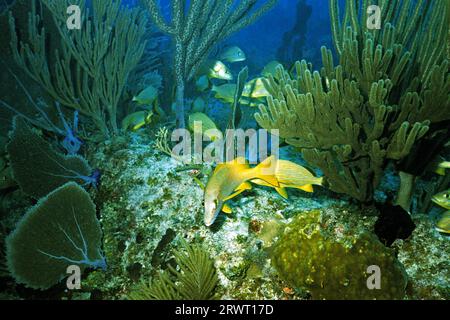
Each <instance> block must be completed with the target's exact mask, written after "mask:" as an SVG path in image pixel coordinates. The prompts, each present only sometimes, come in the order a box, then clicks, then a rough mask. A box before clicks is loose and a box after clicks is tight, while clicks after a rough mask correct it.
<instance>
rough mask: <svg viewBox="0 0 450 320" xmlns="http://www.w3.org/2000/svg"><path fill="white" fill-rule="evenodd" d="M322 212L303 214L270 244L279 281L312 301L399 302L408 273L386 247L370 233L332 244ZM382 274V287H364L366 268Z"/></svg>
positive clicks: (342, 238)
mask: <svg viewBox="0 0 450 320" xmlns="http://www.w3.org/2000/svg"><path fill="white" fill-rule="evenodd" d="M324 220H325V219H323V218H321V213H320V211H310V212H304V213H302V214H301V215H298V216H296V217H295V218H294V220H293V221H292V222H291V223H289V224H288V225H287V227H286V230H285V232H284V233H283V235H281V236H280V238H279V240H278V241H277V242H276V243H275V244H274V247H273V252H272V253H271V257H272V263H273V264H274V266H275V268H276V269H277V270H278V272H279V273H280V276H281V277H282V278H283V279H284V280H286V281H287V282H288V283H290V284H292V285H293V286H294V287H296V288H306V289H307V290H308V291H309V292H310V293H311V295H312V298H313V299H402V298H403V297H404V295H405V288H406V283H407V277H406V273H405V271H404V269H403V267H402V265H401V264H400V263H399V262H398V260H397V259H396V258H395V255H394V252H393V251H392V250H390V249H388V248H386V247H385V246H384V245H383V244H382V243H381V242H379V241H378V240H377V239H376V237H374V236H373V235H371V234H370V233H368V232H364V233H361V234H359V235H350V236H346V235H345V234H343V235H342V237H341V238H339V239H336V238H335V236H334V232H335V230H334V229H330V228H329V226H328V225H327V224H326V220H325V221H324ZM373 265H374V266H377V267H379V268H380V270H381V275H380V276H381V277H380V279H381V280H380V287H379V288H376V289H370V288H369V287H368V284H367V283H368V278H369V276H370V273H368V272H367V270H368V268H369V267H370V266H373Z"/></svg>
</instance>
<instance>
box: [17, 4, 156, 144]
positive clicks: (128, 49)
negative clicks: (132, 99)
mask: <svg viewBox="0 0 450 320" xmlns="http://www.w3.org/2000/svg"><path fill="white" fill-rule="evenodd" d="M32 3H33V5H32V11H31V13H30V16H29V25H28V34H27V37H23V35H22V37H20V38H19V34H18V32H17V31H16V28H15V18H14V17H13V16H12V15H11V14H10V17H9V24H10V29H11V48H12V51H13V54H14V58H15V61H16V62H17V63H18V65H19V66H20V67H21V68H22V69H23V70H25V71H26V73H27V74H28V75H29V76H30V77H31V78H32V79H34V80H35V81H36V82H37V83H39V84H40V85H41V86H42V87H43V88H44V89H45V90H46V91H47V92H48V93H49V95H50V96H51V97H52V98H53V99H55V100H56V101H58V102H60V103H61V104H62V105H63V106H64V107H68V108H72V109H75V110H79V112H80V113H81V114H82V115H84V116H86V117H87V118H89V119H90V120H92V122H93V123H94V125H95V126H96V127H97V128H98V129H99V130H100V132H101V134H102V135H104V136H109V135H111V134H117V133H118V130H119V129H118V126H117V108H118V105H119V102H120V99H121V97H122V94H123V93H124V90H125V87H126V84H127V79H128V76H129V75H130V73H131V71H132V70H133V69H134V68H135V67H136V66H137V64H138V62H139V60H140V59H141V57H142V54H143V52H144V49H145V44H146V42H145V40H144V35H145V31H146V28H145V26H146V23H147V22H146V21H147V20H146V18H145V16H144V15H143V14H141V13H139V12H138V10H135V9H128V8H123V7H121V1H102V0H93V1H92V7H93V11H92V14H91V15H89V16H86V13H87V12H88V10H87V9H86V1H85V0H77V1H48V0H44V1H42V4H41V5H45V6H46V7H47V8H48V9H49V11H50V12H51V13H52V15H53V19H54V21H55V25H56V27H57V29H58V31H59V35H60V37H61V39H62V41H61V45H62V48H61V49H60V50H57V51H56V52H55V53H54V55H55V57H56V59H55V63H54V65H52V63H51V62H50V58H49V57H50V54H53V52H51V53H48V52H47V50H46V47H47V45H48V42H49V38H48V35H47V34H46V28H45V25H44V26H42V17H41V16H40V15H39V14H38V10H37V7H36V2H35V1H34V0H32ZM70 5H77V6H79V7H80V8H81V11H82V13H83V14H82V18H81V23H82V25H81V31H79V32H71V31H72V30H69V29H68V28H67V8H68V7H69V6H70Z"/></svg>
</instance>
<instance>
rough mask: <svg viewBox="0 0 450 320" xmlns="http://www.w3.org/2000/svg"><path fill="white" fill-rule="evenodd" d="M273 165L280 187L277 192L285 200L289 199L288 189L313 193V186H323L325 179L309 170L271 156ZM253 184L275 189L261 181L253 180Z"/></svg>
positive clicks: (276, 188)
mask: <svg viewBox="0 0 450 320" xmlns="http://www.w3.org/2000/svg"><path fill="white" fill-rule="evenodd" d="M267 159H270V161H271V162H272V163H274V164H275V177H276V178H277V181H278V183H279V187H275V190H276V191H277V192H278V193H279V194H280V195H281V196H282V197H283V198H285V199H287V198H288V194H287V191H286V188H296V189H300V190H303V191H306V192H313V191H314V189H313V185H318V186H321V185H323V177H320V178H319V177H316V176H314V175H313V174H312V173H311V172H310V171H309V170H308V169H306V168H304V167H302V166H301V165H298V164H296V163H294V162H291V161H287V160H280V159H278V160H276V159H275V156H271V157H269V158H267ZM251 182H252V183H255V184H259V185H262V186H268V187H274V186H273V185H270V184H268V183H266V182H265V181H263V180H261V179H253V180H251Z"/></svg>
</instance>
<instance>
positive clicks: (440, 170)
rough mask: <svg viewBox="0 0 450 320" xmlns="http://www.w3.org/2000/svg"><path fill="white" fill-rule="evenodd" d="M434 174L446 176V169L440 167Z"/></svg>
mask: <svg viewBox="0 0 450 320" xmlns="http://www.w3.org/2000/svg"><path fill="white" fill-rule="evenodd" d="M434 172H435V173H437V174H438V175H440V176H445V169H444V168H441V167H439V168H437V169H436V170H435V171H434Z"/></svg>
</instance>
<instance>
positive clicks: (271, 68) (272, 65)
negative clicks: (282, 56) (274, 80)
mask: <svg viewBox="0 0 450 320" xmlns="http://www.w3.org/2000/svg"><path fill="white" fill-rule="evenodd" d="M278 66H282V64H281V63H280V62H278V61H275V60H274V61H271V62H269V63H268V64H267V65H266V66H265V67H264V69H263V71H262V72H261V74H262V75H263V76H264V77H266V78H268V77H269V76H270V75H272V76H274V77H276V75H277V67H278Z"/></svg>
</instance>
